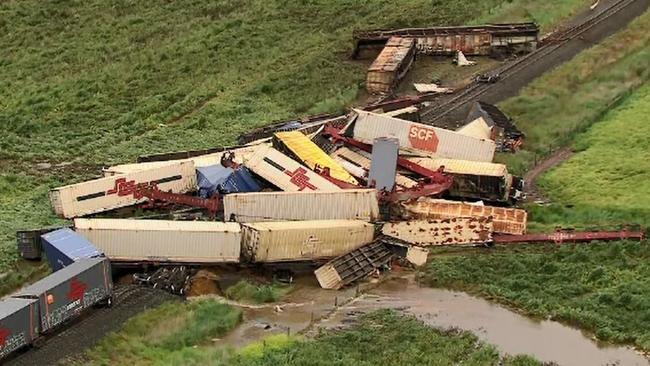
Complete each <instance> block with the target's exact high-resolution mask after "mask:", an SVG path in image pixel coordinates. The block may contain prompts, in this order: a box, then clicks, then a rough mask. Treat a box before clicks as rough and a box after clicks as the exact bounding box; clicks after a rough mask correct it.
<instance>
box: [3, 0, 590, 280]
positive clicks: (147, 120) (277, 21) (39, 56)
mask: <svg viewBox="0 0 650 366" xmlns="http://www.w3.org/2000/svg"><path fill="white" fill-rule="evenodd" d="M586 3H588V1H585V0H553V1H548V2H545V3H544V4H540V3H539V2H538V1H534V0H516V1H505V0H486V1H481V2H479V3H477V2H475V1H470V0H454V1H439V0H436V1H433V2H432V1H428V0H426V1H425V0H409V1H408V2H399V3H395V2H385V1H378V0H375V1H368V2H362V3H359V2H356V1H347V0H337V1H324V0H320V1H311V2H303V3H300V4H298V3H291V2H284V1H243V2H242V1H219V2H208V1H204V0H195V1H191V2H183V3H177V2H162V1H160V2H128V1H117V0H116V1H108V2H107V1H84V2H80V1H65V0H61V1H57V2H54V3H42V2H37V1H34V0H30V1H5V2H2V3H0V44H2V46H3V51H4V52H2V53H1V54H0V68H1V70H2V74H1V77H0V134H2V139H0V223H1V225H0V273H2V272H5V271H13V272H18V273H21V275H20V276H17V278H16V279H15V280H14V281H15V284H18V283H21V282H22V281H23V280H24V279H25V278H26V276H25V275H24V274H22V273H23V272H24V271H23V270H22V268H23V267H24V265H17V264H16V253H15V249H14V245H15V244H14V232H15V230H17V229H19V228H28V227H35V226H43V225H49V224H54V223H57V222H61V221H60V220H58V219H56V218H55V217H54V216H53V215H52V213H51V211H50V208H49V204H48V202H47V198H46V194H47V191H48V189H49V188H51V187H54V186H57V185H61V184H65V183H70V182H75V181H79V180H82V179H87V178H90V177H92V176H93V175H96V174H98V172H99V166H100V165H104V164H111V163H117V162H123V161H127V160H132V159H133V158H134V157H135V156H137V155H138V154H142V153H153V152H161V151H170V150H175V149H196V148H205V147H211V146H214V145H220V144H228V143H232V142H233V141H234V138H235V137H236V136H237V134H239V133H240V132H242V131H245V130H247V129H250V128H252V127H255V126H258V125H261V124H264V123H267V122H269V121H271V120H276V119H281V118H288V117H293V116H295V115H299V114H304V113H316V112H322V111H329V112H333V111H336V110H340V109H341V108H342V107H343V106H344V105H346V103H349V102H351V101H353V100H354V99H355V97H356V95H357V91H358V90H359V89H360V88H362V81H363V79H364V70H363V67H362V65H361V64H359V63H355V62H351V61H349V60H348V58H347V55H348V53H349V51H350V46H351V32H352V30H353V29H357V28H376V27H394V26H424V25H436V24H440V25H442V24H462V23H464V22H466V21H468V20H470V19H472V18H474V19H480V20H486V21H488V20H500V21H505V20H510V21H519V20H526V19H542V20H544V22H545V23H544V24H545V25H548V26H550V24H551V21H550V20H555V21H557V20H558V19H560V18H563V17H566V16H570V14H571V13H572V11H575V10H576V9H579V8H583V7H584V6H585V4H586ZM515 9H527V10H526V11H524V12H523V13H521V12H519V11H517V12H515V11H514V10H515ZM567 9H568V10H567ZM504 13H506V14H512V15H508V18H507V19H506V18H505V17H504V16H503V15H502V14H504ZM510 16H512V18H510ZM39 162H49V163H52V164H54V165H55V166H54V167H52V168H50V169H45V170H38V169H37V168H36V164H37V163H39ZM61 163H63V164H69V165H63V166H57V164H61Z"/></svg>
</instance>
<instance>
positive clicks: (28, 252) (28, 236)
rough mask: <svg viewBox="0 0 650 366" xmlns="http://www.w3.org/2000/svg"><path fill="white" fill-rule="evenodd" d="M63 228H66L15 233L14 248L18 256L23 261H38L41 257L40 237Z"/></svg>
mask: <svg viewBox="0 0 650 366" xmlns="http://www.w3.org/2000/svg"><path fill="white" fill-rule="evenodd" d="M64 227H67V226H48V227H43V228H38V229H29V230H18V231H16V246H17V249H18V254H20V256H21V257H22V258H24V259H29V260H40V259H41V256H42V255H43V243H42V240H41V235H43V234H47V233H49V232H51V231H54V230H58V229H62V228H64ZM69 227H72V226H69Z"/></svg>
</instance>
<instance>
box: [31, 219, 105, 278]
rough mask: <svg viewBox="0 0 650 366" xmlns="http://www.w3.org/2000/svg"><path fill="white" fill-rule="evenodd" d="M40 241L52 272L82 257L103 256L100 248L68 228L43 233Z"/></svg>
mask: <svg viewBox="0 0 650 366" xmlns="http://www.w3.org/2000/svg"><path fill="white" fill-rule="evenodd" d="M41 241H42V243H43V251H44V252H45V255H46V256H47V261H48V262H49V264H50V268H52V272H56V271H58V270H60V269H61V268H63V267H66V266H69V265H70V264H72V263H74V262H76V261H77V260H79V259H82V258H95V257H103V256H104V253H103V252H102V251H101V250H99V249H97V247H95V246H94V245H93V244H92V243H91V242H89V241H88V240H86V238H84V237H83V236H81V235H79V234H77V233H76V232H74V231H72V230H70V229H69V228H64V229H59V230H56V231H52V232H49V233H47V234H43V235H42V236H41Z"/></svg>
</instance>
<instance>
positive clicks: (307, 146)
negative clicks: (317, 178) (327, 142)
mask: <svg viewBox="0 0 650 366" xmlns="http://www.w3.org/2000/svg"><path fill="white" fill-rule="evenodd" d="M275 138H276V140H277V144H278V145H279V148H283V149H286V150H288V151H289V152H290V153H291V154H293V155H294V156H295V157H296V158H297V159H298V160H300V161H302V163H303V164H305V165H306V166H307V167H308V168H310V169H312V170H313V169H315V168H316V167H317V166H319V167H321V168H328V169H329V172H330V173H329V174H330V176H332V177H333V178H336V179H338V180H342V181H344V182H348V183H350V184H358V182H357V180H356V179H354V177H352V176H351V175H350V173H348V172H347V171H346V170H345V169H343V168H342V167H341V166H340V165H339V164H337V163H336V162H335V161H334V160H333V159H332V158H331V157H329V155H327V154H326V153H325V152H324V151H323V150H321V149H320V148H319V147H318V145H316V144H315V143H314V142H313V141H311V140H310V139H309V138H308V137H307V136H305V135H304V134H303V133H302V132H300V131H290V132H278V133H276V134H275Z"/></svg>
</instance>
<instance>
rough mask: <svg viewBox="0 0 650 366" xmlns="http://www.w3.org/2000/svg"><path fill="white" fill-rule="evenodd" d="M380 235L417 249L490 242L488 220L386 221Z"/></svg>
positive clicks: (490, 230) (489, 224)
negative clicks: (419, 247) (420, 247)
mask: <svg viewBox="0 0 650 366" xmlns="http://www.w3.org/2000/svg"><path fill="white" fill-rule="evenodd" d="M381 232H382V233H383V234H384V235H387V236H390V237H393V238H396V239H399V240H402V241H404V242H406V243H409V244H413V245H418V246H423V247H426V246H431V245H462V244H475V243H486V242H490V241H492V232H493V226H492V218H491V217H458V218H453V219H441V220H411V221H402V222H389V223H386V224H384V226H383V227H382V229H381Z"/></svg>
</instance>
